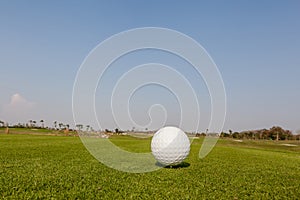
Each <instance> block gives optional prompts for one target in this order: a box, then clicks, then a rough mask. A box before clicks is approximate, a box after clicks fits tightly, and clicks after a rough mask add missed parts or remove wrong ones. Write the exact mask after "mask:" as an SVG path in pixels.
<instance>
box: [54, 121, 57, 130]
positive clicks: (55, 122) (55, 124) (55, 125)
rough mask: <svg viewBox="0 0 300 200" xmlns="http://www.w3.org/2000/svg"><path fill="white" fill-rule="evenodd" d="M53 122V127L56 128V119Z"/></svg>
mask: <svg viewBox="0 0 300 200" xmlns="http://www.w3.org/2000/svg"><path fill="white" fill-rule="evenodd" d="M53 124H54V128H55V129H56V127H57V121H54V122H53Z"/></svg>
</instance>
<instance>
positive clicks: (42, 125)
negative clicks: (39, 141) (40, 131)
mask: <svg viewBox="0 0 300 200" xmlns="http://www.w3.org/2000/svg"><path fill="white" fill-rule="evenodd" d="M40 122H41V128H44V120H43V119H41V120H40Z"/></svg>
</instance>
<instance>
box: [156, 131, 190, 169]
mask: <svg viewBox="0 0 300 200" xmlns="http://www.w3.org/2000/svg"><path fill="white" fill-rule="evenodd" d="M151 151H152V154H153V156H154V157H155V159H156V160H157V161H158V162H159V163H161V164H162V165H165V166H168V165H178V164H180V163H181V162H182V161H183V160H184V159H186V157H187V156H188V155H189V153H190V140H189V138H188V137H187V135H186V134H185V133H184V132H183V131H182V130H181V129H179V128H176V127H171V126H168V127H164V128H161V129H159V130H158V131H157V132H156V133H155V134H154V136H153V138H152V141H151Z"/></svg>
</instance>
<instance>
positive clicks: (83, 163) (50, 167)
mask: <svg viewBox="0 0 300 200" xmlns="http://www.w3.org/2000/svg"><path fill="white" fill-rule="evenodd" d="M111 140H112V141H113V142H114V143H115V144H117V145H119V146H120V147H122V148H123V149H126V150H130V151H135V152H147V151H150V140H151V139H150V138H148V139H135V138H132V137H129V136H114V137H112V139H111ZM201 143H202V139H195V140H194V141H193V144H192V149H191V153H190V156H189V157H188V159H187V160H186V164H185V165H184V167H181V168H176V169H174V168H173V169H171V168H163V169H161V170H158V171H155V172H151V173H145V174H130V173H124V172H120V171H116V170H114V169H110V168H108V167H106V166H105V165H103V164H101V163H99V162H98V161H97V160H95V159H94V158H93V157H92V156H91V155H90V154H89V153H88V151H87V150H86V149H85V147H84V146H83V145H82V143H81V141H80V138H78V137H65V136H47V135H28V134H22V135H20V134H10V135H5V134H0V198H3V199H32V198H47V199H49V198H55V199H67V198H69V199H75V198H78V199H95V198H98V199H99V198H103V199H137V198H143V199H144V198H151V199H169V198H170V199H183V198H187V199H203V198H206V199H216V198H217V199H234V198H235V199H247V198H248V199H262V198H263V199H266V198H268V199H297V198H298V197H299V196H300V146H299V145H300V144H299V142H293V144H296V145H297V146H284V145H283V144H286V143H288V142H286V141H281V142H274V141H250V140H248V141H243V142H237V141H234V140H219V142H218V144H217V146H216V147H215V148H214V149H213V151H212V152H211V153H210V154H209V155H208V156H207V157H206V158H205V159H202V160H200V159H199V158H198V152H199V148H200V146H201Z"/></svg>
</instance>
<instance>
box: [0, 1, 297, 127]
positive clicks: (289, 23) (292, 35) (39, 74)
mask: <svg viewBox="0 0 300 200" xmlns="http://www.w3.org/2000/svg"><path fill="white" fill-rule="evenodd" d="M299 19H300V1H181V2H178V3H176V2H175V1H138V0H136V1H6V0H3V1H1V2H0V74H1V78H0V91H1V94H0V120H2V121H8V122H10V123H16V122H23V123H26V122H27V121H28V120H30V119H33V120H36V121H39V120H40V119H43V120H45V121H46V124H47V125H49V126H52V125H53V121H55V120H56V121H58V122H64V123H69V124H71V125H72V126H73V124H74V122H73V117H72V89H73V83H74V80H75V77H76V73H77V70H78V69H79V66H80V65H81V63H82V62H83V60H84V58H85V57H86V56H87V55H88V53H89V52H90V51H91V50H92V49H93V48H94V47H95V46H96V45H97V44H99V43H100V42H101V41H103V40H105V39H106V38H108V37H110V36H111V35H113V34H117V33H119V32H121V31H125V30H128V29H132V28H138V27H149V26H151V27H164V28H170V29H174V30H177V31H180V32H182V33H184V34H186V35H188V36H190V37H192V38H194V39H195V40H196V41H197V42H199V43H200V44H201V45H202V46H203V47H204V48H205V49H206V50H207V52H208V53H209V54H210V56H211V57H212V58H213V60H214V61H215V63H216V64H217V66H218V68H219V70H220V73H221V75H222V77H223V81H224V85H225V89H226V94H227V116H226V121H225V125H224V130H225V131H226V130H228V129H232V130H237V131H240V130H248V129H259V128H270V127H271V126H273V125H279V126H282V127H284V128H286V129H290V130H292V131H295V130H298V129H300V117H299V116H300V115H299V114H300V78H299V77H300V20H299ZM149 54H150V55H154V56H155V54H156V53H155V52H149ZM146 55H147V52H144V53H143V54H142V55H141V56H142V57H143V56H145V58H144V59H145V62H150V61H152V60H149V58H147V56H146ZM156 56H158V57H160V56H161V55H156ZM129 57H130V56H129ZM151 57H152V56H151ZM166 57H168V56H165V57H164V59H167V58H166ZM132 59H134V57H132ZM121 61H122V60H120V62H121ZM123 62H124V63H123V65H126V66H129V65H130V63H132V62H133V61H130V59H129V58H127V59H124V60H123ZM170 65H172V63H171V64H170ZM112 70H113V71H112V72H111V73H108V76H109V74H111V76H114V75H115V74H118V73H121V71H122V70H121V71H119V69H118V67H116V68H115V69H112ZM189 70H190V69H188V68H187V69H186V71H185V72H182V73H186V74H187V76H189V75H188V74H189V73H190V75H191V74H193V73H192V72H191V71H189ZM191 76H192V75H191ZM187 78H188V79H189V77H187ZM190 79H191V80H192V79H193V77H190ZM192 84H193V83H192ZM107 85H108V86H107V88H106V89H107V90H109V84H107ZM103 86H105V84H104V85H103ZM194 87H195V88H196V91H197V95H199V96H201V95H203V96H205V97H208V95H207V90H206V89H205V87H202V86H197V84H195V85H194ZM167 93H168V92H163V90H162V88H155V86H154V87H152V88H150V87H149V88H147V87H145V88H144V94H143V92H142V89H141V91H140V92H137V93H136V94H135V97H136V98H137V99H139V101H138V102H140V104H139V105H136V107H135V106H134V105H130V108H131V109H132V110H133V111H132V113H133V115H135V116H136V117H134V116H133V118H136V119H137V121H139V122H138V123H141V124H147V123H148V122H147V120H149V119H148V118H147V116H148V114H147V109H148V108H149V106H150V104H151V103H161V102H159V100H161V101H166V100H167V103H166V102H165V103H166V104H167V105H168V106H166V109H167V110H170V112H171V114H170V116H171V117H170V119H168V120H169V122H168V123H170V124H176V123H178V120H179V119H178V117H177V116H176V113H178V112H177V111H178V108H177V107H178V105H177V102H176V101H174V97H172V95H169V96H168V97H166V98H163V96H164V95H166V94H167ZM147 94H148V95H149V97H147V96H145V95H147ZM152 94H160V95H158V96H160V97H161V99H159V98H153V99H151V98H150V97H151V96H152V97H153V95H152ZM98 96H99V98H98V99H99V100H98V101H97V102H98V104H97V105H96V107H97V108H98V109H99V110H101V109H102V110H101V111H103V112H109V111H108V110H105V109H106V108H105V106H106V104H105V102H102V101H101V98H100V97H101V95H98ZM146 98H147V100H146ZM168 98H169V100H168ZM96 99H97V98H96ZM149 99H150V100H149ZM106 103H107V102H106ZM162 104H164V103H162ZM206 104H207V105H206ZM209 106H210V105H209V100H204V101H203V103H202V104H201V110H202V113H201V115H202V116H204V117H203V126H200V127H201V130H205V127H206V124H207V119H206V118H208V117H205V116H208V115H209V109H208V107H209ZM101 107H102V108H101ZM174 110H175V111H174ZM144 114H145V115H144ZM143 116H144V118H143ZM103 120H104V121H105V119H103ZM143 120H144V121H143ZM191 120H192V119H191ZM87 121H88V117H87ZM105 123H107V127H108V128H114V127H115V126H116V125H115V124H114V123H113V122H109V120H107V119H106V122H105ZM158 124H159V122H158ZM93 126H95V125H93Z"/></svg>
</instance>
